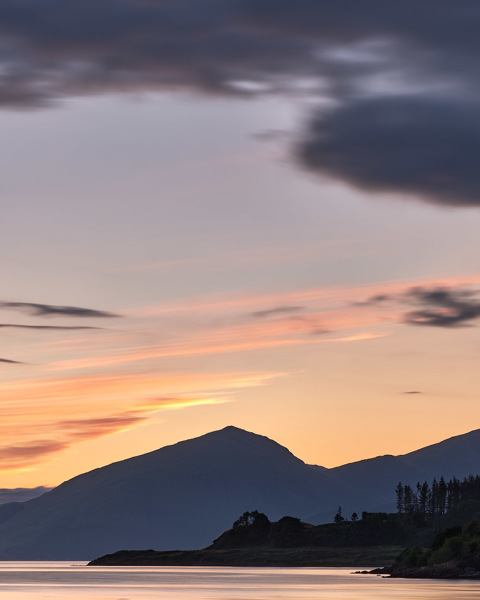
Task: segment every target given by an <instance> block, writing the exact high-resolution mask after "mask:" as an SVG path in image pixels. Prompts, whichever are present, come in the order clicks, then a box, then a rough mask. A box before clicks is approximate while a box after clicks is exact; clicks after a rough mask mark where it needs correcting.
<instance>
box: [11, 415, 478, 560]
mask: <svg viewBox="0 0 480 600" xmlns="http://www.w3.org/2000/svg"><path fill="white" fill-rule="evenodd" d="M466 449H469V450H468V452H467V451H466ZM477 456H480V430H474V431H472V432H469V433H467V434H463V435H458V436H453V437H452V438H448V439H447V440H443V441H442V442H439V443H438V444H433V445H430V446H427V447H426V448H425V449H419V450H416V451H413V452H410V453H407V454H405V455H399V456H393V455H384V456H379V457H374V458H371V459H364V460H362V461H357V462H355V463H349V464H346V465H342V466H339V467H335V468H333V469H326V468H324V467H323V468H322V467H318V466H316V465H307V464H306V463H305V462H303V461H302V460H301V459H299V458H297V457H296V456H294V455H293V454H292V453H291V452H290V450H288V449H287V448H285V447H284V446H282V445H280V444H278V443H277V442H275V441H274V440H271V439H270V438H268V437H266V436H262V435H258V434H255V433H252V432H248V431H244V430H243V429H240V428H237V427H234V426H228V427H226V428H223V429H220V430H217V431H213V432H210V433H207V434H204V435H203V436H199V437H196V438H192V439H189V440H183V441H181V442H177V443H175V444H171V445H169V446H165V447H163V448H159V449H158V450H153V451H151V452H148V453H147V454H144V455H140V456H134V457H131V458H128V459H124V460H122V461H117V462H114V463H111V464H109V465H106V466H104V467H100V468H97V469H93V470H92V471H89V472H87V473H82V474H80V475H78V476H76V477H74V478H72V479H70V480H68V481H66V482H64V483H62V484H61V485H59V486H58V487H57V488H54V489H53V490H51V491H49V492H47V493H46V494H43V495H42V496H39V497H38V498H34V499H32V500H29V501H27V502H24V503H19V504H18V505H17V506H15V507H12V505H9V504H7V505H3V507H2V510H0V559H4V560H5V559H7V560H38V559H41V560H61V559H65V560H66V559H75V560H76V559H89V558H92V557H94V556H99V555H101V554H106V553H109V552H112V551H116V550H119V549H130V550H135V549H140V550H141V549H145V548H151V547H154V548H156V549H159V550H172V549H179V548H181V549H194V548H200V547H205V546H207V545H208V544H209V543H211V541H212V540H213V539H214V538H215V537H216V536H218V535H219V534H220V533H222V532H223V531H224V530H225V529H226V528H227V527H229V526H230V525H231V523H232V522H233V520H235V519H236V518H237V517H238V516H239V515H240V514H242V513H243V512H244V511H247V510H250V511H251V510H259V511H262V512H265V513H266V514H268V516H269V517H270V518H271V519H274V520H275V519H278V518H281V517H282V516H285V515H288V514H289V515H292V516H296V517H300V518H302V519H303V520H305V521H310V522H315V523H321V522H328V521H331V520H332V518H333V516H334V514H335V512H336V510H337V508H338V506H339V505H341V506H342V508H343V509H344V515H345V516H348V515H349V514H350V512H353V511H355V512H357V513H360V512H361V511H363V510H369V511H375V510H394V508H395V507H394V505H395V493H394V489H395V485H396V484H397V483H398V481H399V480H402V481H403V483H409V484H411V485H415V484H416V481H417V477H419V476H420V475H422V477H420V479H418V480H423V479H428V480H431V479H433V477H439V476H440V475H442V474H443V475H444V476H445V477H449V476H453V475H455V476H457V477H461V476H462V475H463V474H465V475H467V474H469V472H465V470H468V469H470V468H471V467H472V466H473V465H475V468H476V470H475V473H476V472H478V470H479V466H477V465H480V461H478V460H477ZM445 466H447V467H448V469H455V470H456V472H455V473H450V471H445V468H444V467H445ZM470 472H473V471H470ZM423 475H425V477H423Z"/></svg>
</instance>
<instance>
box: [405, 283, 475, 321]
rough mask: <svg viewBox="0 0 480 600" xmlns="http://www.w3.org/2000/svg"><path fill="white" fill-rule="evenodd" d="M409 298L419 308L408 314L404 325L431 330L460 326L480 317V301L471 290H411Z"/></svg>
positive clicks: (418, 288) (419, 288)
mask: <svg viewBox="0 0 480 600" xmlns="http://www.w3.org/2000/svg"><path fill="white" fill-rule="evenodd" d="M407 299H408V300H410V301H412V302H413V303H415V304H419V305H420V308H419V309H417V310H412V311H410V312H407V313H406V314H405V317H404V319H405V323H407V324H409V325H426V326H430V327H460V326H464V325H469V324H471V323H472V321H475V320H477V319H479V318H480V301H479V300H476V299H475V298H474V293H473V292H472V291H470V290H464V289H457V290H456V289H453V288H433V289H425V288H421V287H416V288H412V289H411V290H410V291H409V292H408V294H407Z"/></svg>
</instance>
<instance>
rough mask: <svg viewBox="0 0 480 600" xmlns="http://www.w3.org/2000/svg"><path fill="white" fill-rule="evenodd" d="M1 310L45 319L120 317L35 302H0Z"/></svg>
mask: <svg viewBox="0 0 480 600" xmlns="http://www.w3.org/2000/svg"><path fill="white" fill-rule="evenodd" d="M0 308H7V309H10V308H11V309H15V310H20V311H22V312H26V313H28V314H31V315H34V316H37V317H45V316H52V315H55V316H62V317H80V318H95V319H98V318H102V319H103V318H111V317H118V316H119V315H116V314H114V313H111V312H106V311H103V310H94V309H91V308H81V307H78V306H56V305H54V304H38V303H35V302H5V301H3V302H0Z"/></svg>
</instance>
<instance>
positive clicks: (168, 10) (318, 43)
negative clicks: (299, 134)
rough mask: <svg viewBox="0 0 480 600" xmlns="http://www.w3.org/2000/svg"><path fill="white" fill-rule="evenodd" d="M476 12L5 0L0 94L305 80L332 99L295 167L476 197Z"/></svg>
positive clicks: (152, 0)
mask: <svg viewBox="0 0 480 600" xmlns="http://www.w3.org/2000/svg"><path fill="white" fill-rule="evenodd" d="M479 24H480V6H479V4H478V3H476V2H472V1H471V0H457V1H456V2H451V0H423V1H422V2H421V3H419V2H418V1H416V0H404V1H402V2H398V1H397V0H363V1H362V2H358V0H335V1H334V0H297V1H296V2H292V1H291V0H175V1H173V0H102V2H98V0H72V1H71V2H68V3H66V2H64V1H63V0H24V1H22V2H21V3H19V2H18V0H3V1H2V2H1V3H0V36H1V37H0V66H1V72H2V78H1V81H0V105H3V106H5V107H22V106H23V107H39V106H45V105H49V104H50V103H52V102H53V101H55V100H57V99H58V98H62V97H66V96H75V95H83V94H99V93H106V92H108V93H111V92H115V91H129V90H134V91H138V90H162V89H187V90H192V89H194V90H197V91H201V92H205V93H209V94H242V95H244V96H247V97H248V96H249V95H250V96H255V95H257V94H259V93H268V92H270V91H272V90H278V89H281V90H283V91H285V92H288V90H289V89H292V88H294V89H295V86H296V84H297V83H301V82H303V81H305V80H306V79H308V81H309V82H312V81H313V82H316V85H313V86H310V89H311V90H313V93H316V94H322V95H323V97H324V98H325V97H327V98H328V99H329V100H330V102H331V104H330V109H329V110H324V111H322V112H319V113H318V115H316V116H315V118H313V119H311V120H310V121H309V125H308V127H307V128H306V130H305V132H304V139H303V140H300V142H299V143H298V145H297V147H296V151H295V153H294V155H295V157H296V159H297V160H298V161H299V162H300V163H301V164H302V165H304V166H306V167H307V168H308V169H310V170H313V171H315V172H318V173H319V174H321V175H327V176H330V177H334V178H337V179H341V180H344V181H347V182H348V183H350V184H351V185H354V186H357V187H359V188H362V189H366V190H370V191H374V192H385V191H387V192H399V193H401V194H405V193H406V194H409V195H412V196H414V197H418V198H422V199H424V200H427V201H428V202H433V203H437V204H441V205H450V206H478V205H480V195H479V194H478V189H479V188H480V175H479V174H478V173H479V172H480V170H476V169H475V156H476V154H477V149H478V148H479V147H480V127H479V126H478V112H479V108H478V104H477V102H476V100H475V98H478V90H477V87H478V84H477V80H478V77H477V65H478V59H479V55H480V41H479V38H478V27H479ZM245 84H247V85H245ZM439 97H441V98H442V101H441V102H440V101H439V100H438V99H439Z"/></svg>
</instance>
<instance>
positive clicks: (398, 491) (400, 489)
mask: <svg viewBox="0 0 480 600" xmlns="http://www.w3.org/2000/svg"><path fill="white" fill-rule="evenodd" d="M395 493H396V495H397V512H399V513H401V512H403V485H402V482H401V481H399V482H398V484H397V487H396V488H395Z"/></svg>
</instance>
